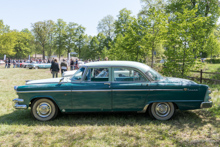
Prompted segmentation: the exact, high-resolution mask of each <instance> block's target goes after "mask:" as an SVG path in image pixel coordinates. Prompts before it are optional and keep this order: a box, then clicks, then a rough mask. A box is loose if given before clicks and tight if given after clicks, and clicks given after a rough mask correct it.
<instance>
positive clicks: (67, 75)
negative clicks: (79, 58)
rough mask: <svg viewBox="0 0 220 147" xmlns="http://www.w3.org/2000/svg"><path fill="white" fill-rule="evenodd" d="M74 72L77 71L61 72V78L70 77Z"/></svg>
mask: <svg viewBox="0 0 220 147" xmlns="http://www.w3.org/2000/svg"><path fill="white" fill-rule="evenodd" d="M76 71H77V70H70V71H65V72H63V74H62V77H72V76H73V75H74V74H75V72H76Z"/></svg>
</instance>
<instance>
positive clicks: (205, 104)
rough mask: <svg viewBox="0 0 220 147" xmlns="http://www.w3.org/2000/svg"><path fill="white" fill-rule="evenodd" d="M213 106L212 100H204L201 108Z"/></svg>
mask: <svg viewBox="0 0 220 147" xmlns="http://www.w3.org/2000/svg"><path fill="white" fill-rule="evenodd" d="M211 107H212V101H210V102H202V103H201V105H200V108H201V109H202V108H211Z"/></svg>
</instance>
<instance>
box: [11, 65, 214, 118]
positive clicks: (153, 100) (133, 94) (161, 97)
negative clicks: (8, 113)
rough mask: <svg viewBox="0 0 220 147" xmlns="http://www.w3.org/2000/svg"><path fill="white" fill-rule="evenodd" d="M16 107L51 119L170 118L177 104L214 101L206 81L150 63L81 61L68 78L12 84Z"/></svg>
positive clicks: (203, 104) (193, 106) (203, 105)
mask: <svg viewBox="0 0 220 147" xmlns="http://www.w3.org/2000/svg"><path fill="white" fill-rule="evenodd" d="M15 90H16V92H17V95H18V97H19V98H17V99H14V100H13V101H14V102H15V106H14V107H15V108H17V109H27V108H28V107H31V112H32V115H33V116H34V118H36V119H37V120H40V121H47V120H51V119H53V118H55V117H56V115H57V113H58V111H60V112H63V113H66V112H124V111H134V112H138V113H145V112H149V114H150V116H152V117H153V118H155V119H158V120H168V119H170V118H171V117H172V116H173V115H174V113H175V110H176V109H179V110H192V109H200V108H209V107H211V106H212V102H211V101H209V100H210V98H211V97H210V96H209V94H210V93H211V91H210V90H209V88H208V86H207V85H202V84H197V83H195V82H193V81H190V80H187V79H180V78H171V77H163V76H161V75H160V74H159V73H157V72H156V71H154V70H153V69H152V68H150V67H149V66H147V65H145V64H142V63H139V62H132V61H101V62H91V63H87V64H84V65H83V66H82V67H81V68H80V69H79V70H77V72H75V74H74V75H73V76H72V77H71V78H70V77H62V78H55V79H43V80H33V81H27V82H26V85H23V86H15Z"/></svg>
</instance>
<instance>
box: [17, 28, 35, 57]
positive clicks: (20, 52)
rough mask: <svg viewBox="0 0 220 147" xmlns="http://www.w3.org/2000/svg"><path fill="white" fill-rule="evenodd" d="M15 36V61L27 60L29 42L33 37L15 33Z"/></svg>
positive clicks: (26, 33)
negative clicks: (19, 59)
mask: <svg viewBox="0 0 220 147" xmlns="http://www.w3.org/2000/svg"><path fill="white" fill-rule="evenodd" d="M15 36H16V43H15V46H14V51H15V52H16V54H15V57H16V58H17V59H18V58H27V57H28V55H29V54H30V53H31V41H32V40H33V36H32V35H31V34H30V33H29V32H15Z"/></svg>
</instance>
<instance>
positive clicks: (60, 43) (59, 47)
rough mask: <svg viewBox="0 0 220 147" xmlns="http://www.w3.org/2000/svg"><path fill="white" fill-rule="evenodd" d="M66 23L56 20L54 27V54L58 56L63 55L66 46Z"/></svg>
mask: <svg viewBox="0 0 220 147" xmlns="http://www.w3.org/2000/svg"><path fill="white" fill-rule="evenodd" d="M65 27H66V22H65V21H63V20H62V19H58V20H57V23H56V27H55V49H56V53H57V54H58V55H59V59H60V56H61V55H62V54H63V52H64V50H65V45H66V42H65V41H66V38H65V36H66V31H65Z"/></svg>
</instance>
